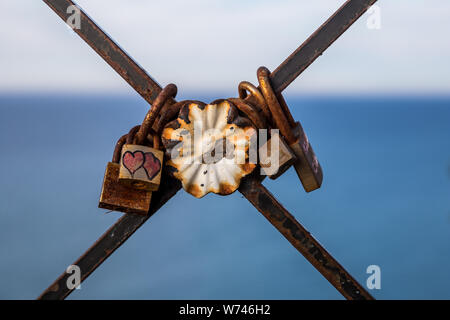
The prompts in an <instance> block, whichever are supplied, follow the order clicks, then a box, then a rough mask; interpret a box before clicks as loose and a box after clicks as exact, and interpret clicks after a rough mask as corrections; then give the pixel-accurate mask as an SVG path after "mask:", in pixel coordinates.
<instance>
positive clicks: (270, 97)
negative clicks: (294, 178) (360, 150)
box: [257, 67, 323, 192]
mask: <svg viewBox="0 0 450 320" xmlns="http://www.w3.org/2000/svg"><path fill="white" fill-rule="evenodd" d="M257 74H258V81H259V85H260V88H261V92H262V94H263V96H264V99H265V101H266V103H267V106H268V108H269V110H270V113H271V115H272V117H273V120H274V123H275V125H276V126H277V127H278V129H279V130H280V132H281V134H282V136H283V137H284V139H286V142H287V143H288V145H289V147H290V148H291V149H292V151H293V152H294V154H295V156H296V157H297V160H296V161H295V162H294V168H295V171H296V172H297V175H298V177H299V178H300V181H301V182H302V184H303V188H304V189H305V191H306V192H311V191H313V190H316V189H318V188H320V186H321V185H322V180H323V172H322V167H321V166H320V164H319V161H318V160H317V157H316V155H315V153H314V151H313V149H312V147H311V144H310V143H309V140H308V137H307V136H306V134H305V132H304V131H303V128H302V126H301V124H300V122H295V120H294V119H293V118H292V115H291V113H290V111H289V108H288V106H287V105H286V102H285V101H284V99H283V97H282V96H281V94H280V95H278V97H277V95H276V94H275V92H274V91H273V89H272V86H271V84H270V78H269V75H270V71H269V70H268V69H267V68H265V67H260V68H259V69H258V72H257Z"/></svg>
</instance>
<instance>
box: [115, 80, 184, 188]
mask: <svg viewBox="0 0 450 320" xmlns="http://www.w3.org/2000/svg"><path fill="white" fill-rule="evenodd" d="M176 93H177V87H176V86H175V85H173V84H169V85H168V86H166V87H165V88H164V89H163V90H162V91H161V93H160V94H159V95H158V97H157V98H156V100H155V103H154V104H153V106H152V108H151V109H150V110H149V111H148V113H147V115H146V116H145V119H144V121H143V122H142V125H140V126H138V127H135V128H133V129H132V131H130V133H129V134H128V137H127V143H126V144H125V145H124V146H123V148H122V156H121V161H120V172H119V180H120V182H122V183H124V184H128V185H129V186H131V187H133V188H135V189H142V190H147V191H157V190H158V189H159V185H160V182H161V171H162V165H163V160H164V153H163V151H161V150H160V147H159V145H160V143H159V136H158V135H157V134H156V133H155V134H153V147H149V146H145V145H144V142H145V141H146V140H147V138H148V135H149V131H150V130H151V128H152V126H153V124H154V122H155V120H156V118H157V116H158V115H159V113H160V111H161V108H162V107H163V106H164V104H165V102H166V101H167V99H168V98H170V97H174V96H175V95H176ZM136 129H137V130H136ZM133 130H134V131H133ZM135 131H137V132H136V135H135V136H134V133H135Z"/></svg>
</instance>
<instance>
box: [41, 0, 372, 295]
mask: <svg viewBox="0 0 450 320" xmlns="http://www.w3.org/2000/svg"><path fill="white" fill-rule="evenodd" d="M43 1H44V2H45V3H46V4H47V5H48V6H49V7H50V8H51V9H53V10H54V11H55V12H56V14H57V15H58V16H59V17H61V18H62V19H63V20H64V21H67V19H68V18H69V16H70V13H68V10H67V9H68V8H69V7H70V6H72V5H75V4H74V2H73V1H70V0H43ZM375 1H376V0H373V1H364V0H349V1H347V2H346V3H345V4H344V5H343V6H342V7H341V8H340V9H339V10H338V11H337V12H336V13H335V14H334V15H333V16H332V17H331V18H330V19H329V20H328V21H327V22H326V23H325V24H324V25H323V26H322V27H321V28H320V29H319V30H318V31H316V32H315V33H314V34H313V35H312V36H311V37H310V38H309V39H308V40H307V41H305V43H303V44H302V46H300V47H299V48H298V49H297V50H296V51H295V52H294V53H293V54H292V55H291V56H289V57H288V58H287V59H286V61H284V62H283V64H282V65H280V67H278V68H277V69H276V70H275V71H274V72H272V74H271V82H272V85H274V86H275V89H276V91H277V93H281V91H282V90H284V89H285V88H286V87H287V86H288V85H289V83H291V82H292V81H293V80H294V79H295V78H296V77H297V76H298V75H299V74H300V73H301V72H303V71H304V70H305V69H306V68H307V67H308V66H309V65H310V64H311V63H312V62H313V61H314V60H315V59H316V58H317V57H318V56H320V55H321V54H322V53H323V51H325V50H326V49H327V48H328V47H329V46H330V45H331V44H332V43H333V42H334V41H335V40H336V39H337V38H338V37H339V36H340V35H341V34H342V33H343V32H344V31H345V30H346V29H347V28H348V27H349V26H350V25H351V24H353V22H355V21H356V20H357V19H358V17H360V16H361V15H362V14H363V13H364V12H365V11H366V10H367V8H368V7H369V6H370V5H371V4H373V3H375ZM80 12H81V29H77V30H75V32H76V33H77V34H78V35H79V36H80V37H81V38H82V39H83V40H84V41H85V42H86V43H88V44H89V45H90V46H91V47H92V48H93V49H94V50H95V51H96V52H97V53H98V54H99V55H100V56H101V57H102V58H103V59H104V60H105V61H106V62H107V63H108V64H109V65H110V66H111V67H112V68H113V69H114V70H115V71H116V72H117V73H119V74H120V75H121V76H122V78H124V79H125V81H127V82H128V83H129V84H130V85H131V86H132V87H133V88H134V89H135V90H136V91H137V92H138V93H139V94H140V95H141V96H142V97H143V98H144V99H145V100H146V101H148V102H149V103H150V104H151V103H153V101H154V100H155V99H156V96H157V95H158V93H159V92H160V91H161V86H160V85H159V84H158V83H157V82H156V81H155V80H153V79H152V78H151V77H150V76H149V75H148V74H147V73H146V72H145V70H144V69H143V68H141V67H140V66H139V65H138V64H137V63H136V62H135V61H134V60H133V59H132V58H131V57H130V56H129V55H128V54H127V53H126V52H125V51H124V50H122V49H121V48H120V47H119V46H118V45H117V44H116V43H115V42H114V41H113V40H112V39H111V38H110V37H109V36H108V35H107V34H106V33H105V32H103V31H102V30H101V29H100V27H99V26H97V24H95V22H94V21H93V20H92V19H90V18H89V17H88V15H87V14H86V13H85V12H84V11H83V10H81V9H80ZM328 32H331V34H332V36H331V37H330V36H327V33H328ZM165 180H167V183H166V184H163V185H164V186H163V185H162V186H161V189H160V191H158V192H157V193H155V194H154V198H153V200H152V208H151V209H150V212H149V215H148V216H146V217H142V216H137V215H124V216H123V217H122V218H121V219H119V220H118V221H117V222H116V223H115V224H114V225H113V226H112V227H111V228H110V229H109V230H108V231H106V232H105V234H103V235H102V236H101V237H100V238H99V239H98V240H97V241H96V242H95V243H94V244H93V246H92V247H91V248H90V249H89V250H88V251H87V252H86V253H85V254H84V255H83V256H81V257H80V258H79V259H78V260H77V261H76V262H75V264H77V265H78V266H80V268H81V273H82V280H84V279H86V278H87V277H88V276H89V275H90V274H91V273H92V272H93V271H94V270H95V269H96V268H97V267H98V266H100V265H101V263H103V261H105V260H106V259H107V258H108V257H109V256H110V255H111V254H112V253H113V252H114V251H115V250H116V249H117V248H119V247H120V246H121V245H122V244H123V243H124V242H125V241H126V240H127V239H128V238H129V237H130V236H131V235H132V234H133V233H134V232H135V231H136V230H137V229H138V228H139V227H140V226H141V225H142V224H144V223H145V222H146V221H147V220H148V218H149V217H150V216H151V215H153V214H154V213H155V212H156V211H157V210H159V208H160V207H161V206H162V205H164V203H165V202H167V201H168V200H169V199H170V198H171V197H172V196H174V195H175V194H176V192H177V191H178V190H179V189H180V184H179V182H178V181H176V180H174V179H172V178H169V177H167V178H166V179H164V181H165ZM248 181H249V182H247V183H250V184H252V183H255V181H253V182H251V180H248ZM258 181H259V180H258ZM258 183H259V182H258ZM242 188H243V189H242V192H243V194H244V193H245V194H246V197H247V198H248V199H249V200H250V201H251V202H252V200H251V199H252V198H251V197H252V196H254V195H255V194H261V195H264V194H265V197H266V200H269V201H271V202H272V205H271V207H272V208H278V210H279V208H282V206H281V205H280V204H279V203H278V202H277V201H276V199H275V198H273V196H271V195H270V193H269V192H268V191H267V190H265V189H261V188H263V187H262V185H260V184H259V185H258V186H257V189H259V191H253V193H251V192H250V191H248V190H247V191H246V189H245V188H246V187H245V184H244V186H243V187H242ZM249 192H250V193H249ZM255 192H256V193H255ZM261 197H263V196H261ZM252 203H253V202H252ZM255 206H256V207H257V209H258V210H259V211H261V212H263V211H264V208H263V207H258V206H257V205H256V204H255ZM269 207H270V206H269ZM275 212H278V211H275ZM285 215H286V219H285V221H290V222H291V223H293V224H294V225H296V227H297V228H298V230H304V228H303V227H301V225H300V224H298V222H297V223H295V222H294V221H295V219H294V218H293V217H292V216H291V215H290V214H289V213H288V212H287V211H286V212H285ZM267 217H268V219H269V221H271V222H272V224H273V225H275V226H276V227H277V228H278V229H279V230H280V232H281V233H283V235H285V236H286V237H287V238H288V240H289V241H291V243H293V245H294V246H296V244H295V243H294V242H295V241H294V239H290V238H289V235H288V233H287V232H286V230H283V229H282V228H281V227H279V226H278V225H277V224H276V221H275V220H274V221H272V220H271V219H272V218H271V216H269V215H268V216H267ZM291 218H292V219H294V220H292V219H291ZM300 227H301V228H300ZM294 228H295V227H294ZM302 228H303V229H302ZM291 230H293V229H291ZM305 231H306V230H305ZM306 233H307V232H306ZM307 234H309V233H307ZM308 239H310V240H309V241H311V243H312V244H314V245H315V248H317V249H320V251H319V252H321V253H323V254H326V255H325V257H328V258H329V259H331V260H330V261H331V262H332V263H333V264H332V265H333V266H335V267H337V266H339V267H338V269H337V270H340V271H339V272H343V271H345V270H344V269H343V268H342V267H341V266H340V265H339V264H338V263H337V262H336V261H335V260H334V259H332V257H331V256H330V255H329V254H328V253H326V251H325V250H324V249H323V248H322V247H320V245H319V244H318V243H317V241H315V240H314V239H313V238H312V237H308ZM313 240H314V241H313ZM316 244H317V245H319V246H317V245H316ZM296 248H297V246H296ZM297 249H298V250H299V251H300V252H301V253H302V254H304V256H305V257H306V258H307V259H308V260H309V261H310V262H311V263H312V264H313V265H314V266H315V267H316V268H318V269H319V271H320V272H321V273H322V274H324V276H325V277H326V278H327V279H328V280H330V275H329V274H327V273H326V272H325V271H324V270H321V269H320V268H321V267H320V266H319V265H317V263H316V262H314V259H312V258H311V257H310V256H309V255H308V254H307V252H306V251H305V252H303V251H304V250H303V249H301V248H300V247H299V248H297ZM302 250H303V251H302ZM310 259H311V260H310ZM324 267H325V266H324ZM325 268H326V267H325ZM342 274H343V276H342V277H344V276H345V279H349V280H350V281H349V282H350V283H351V284H352V285H354V286H355V288H361V287H360V286H359V285H358V286H357V282H356V281H354V279H353V278H352V277H351V276H349V275H348V273H347V272H344V273H342ZM67 278H68V274H66V273H63V274H62V275H61V276H60V277H59V278H58V279H57V280H56V281H55V282H54V283H53V284H52V285H51V286H50V287H49V288H48V289H47V290H45V291H44V292H43V293H42V294H41V296H40V297H39V299H64V298H65V297H67V296H68V295H69V294H70V293H71V292H72V290H70V289H68V288H67V285H66V281H67ZM342 279H344V278H342ZM330 282H331V281H330ZM332 284H333V285H335V284H334V283H333V282H332ZM335 287H336V285H335ZM336 288H338V287H336ZM338 290H339V288H338ZM358 291H360V292H364V291H362V290H358ZM349 292H350V293H351V292H352V291H349ZM354 293H356V291H355V290H353V295H351V294H350V295H349V293H345V294H344V293H343V294H344V296H346V297H348V298H358V297H357V295H354ZM363 295H364V294H363ZM369 297H370V295H368V296H367V297H366V298H368V299H369Z"/></svg>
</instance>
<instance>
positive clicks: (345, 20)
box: [271, 0, 377, 93]
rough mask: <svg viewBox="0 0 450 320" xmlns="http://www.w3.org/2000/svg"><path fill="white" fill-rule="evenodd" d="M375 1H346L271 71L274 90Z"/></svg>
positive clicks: (279, 87) (312, 58)
mask: <svg viewBox="0 0 450 320" xmlns="http://www.w3.org/2000/svg"><path fill="white" fill-rule="evenodd" d="M375 2H377V0H348V1H347V2H345V3H344V4H343V5H342V7H341V8H339V9H338V10H337V11H336V13H335V14H333V15H332V16H331V17H330V18H329V19H328V20H327V21H326V22H325V23H324V24H323V25H322V26H321V27H320V28H319V29H317V31H316V32H314V33H313V34H312V35H311V36H310V37H309V38H308V39H307V40H306V41H305V42H304V43H303V44H302V45H301V46H300V47H298V49H297V50H295V51H294V52H293V53H292V54H291V55H290V56H289V57H288V58H287V59H286V60H285V61H284V62H283V63H282V64H281V65H280V66H279V67H278V68H276V69H275V70H274V71H273V72H272V74H271V83H272V86H273V88H274V91H275V92H277V93H281V92H282V91H283V90H284V89H286V87H287V86H288V85H289V84H290V83H291V82H292V81H294V80H295V79H296V78H297V77H298V76H299V75H300V74H301V73H302V72H303V71H305V70H306V68H308V67H309V66H310V65H311V63H313V62H314V60H316V59H317V58H318V57H319V56H321V55H322V54H323V52H324V51H325V50H326V49H327V48H328V47H329V46H330V45H331V44H333V42H334V41H336V40H337V39H338V38H339V37H340V36H341V35H342V34H343V33H344V32H345V31H346V30H347V29H348V28H349V27H350V26H351V25H352V24H353V23H354V22H355V21H356V20H358V19H359V17H361V16H362V15H363V14H364V12H366V11H367V9H368V8H369V7H370V6H372V5H373V4H374V3H375Z"/></svg>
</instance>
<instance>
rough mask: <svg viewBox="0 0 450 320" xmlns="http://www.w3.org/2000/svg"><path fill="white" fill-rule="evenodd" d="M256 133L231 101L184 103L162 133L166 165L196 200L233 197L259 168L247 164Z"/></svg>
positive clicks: (254, 164)
mask: <svg viewBox="0 0 450 320" xmlns="http://www.w3.org/2000/svg"><path fill="white" fill-rule="evenodd" d="M256 133H257V132H256V130H255V128H254V127H253V126H252V123H251V122H250V120H249V119H247V118H243V117H241V116H240V115H239V114H238V110H237V109H236V107H235V106H234V104H233V103H231V102H230V101H228V100H219V101H215V102H212V103H210V104H208V105H206V104H204V103H202V102H190V103H187V104H184V105H183V107H182V108H181V110H180V113H179V116H178V118H177V119H175V120H174V121H172V122H170V123H168V124H167V126H166V127H165V129H164V130H163V133H162V142H163V144H164V146H165V148H166V154H167V156H168V157H169V160H168V161H167V166H169V167H170V170H171V172H172V173H173V175H174V177H175V178H177V179H178V180H180V181H181V182H182V185H183V188H184V189H185V190H186V191H187V192H189V193H190V194H192V195H193V196H195V197H197V198H201V197H203V196H205V195H206V194H208V193H210V192H213V193H217V194H221V195H228V194H231V193H233V192H234V191H236V189H237V188H238V187H239V184H240V181H241V178H242V177H244V176H246V175H248V174H249V173H251V172H252V171H253V169H254V168H255V167H256V163H250V162H249V161H248V158H249V148H250V142H251V140H252V137H255V136H256ZM254 141H255V142H256V138H255V139H254ZM255 160H256V159H255ZM255 162H256V161H255Z"/></svg>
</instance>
